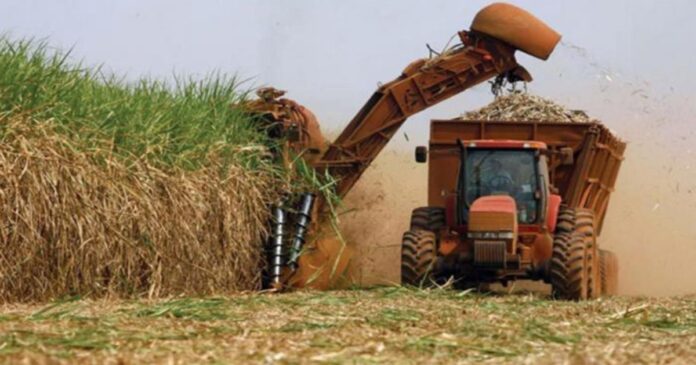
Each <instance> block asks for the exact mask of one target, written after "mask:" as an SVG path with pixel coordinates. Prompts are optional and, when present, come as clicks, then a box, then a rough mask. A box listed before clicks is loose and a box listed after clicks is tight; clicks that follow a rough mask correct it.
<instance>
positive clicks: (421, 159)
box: [416, 146, 428, 163]
mask: <svg viewBox="0 0 696 365" xmlns="http://www.w3.org/2000/svg"><path fill="white" fill-rule="evenodd" d="M426 161H428V147H425V146H418V147H416V162H418V163H425V162H426Z"/></svg>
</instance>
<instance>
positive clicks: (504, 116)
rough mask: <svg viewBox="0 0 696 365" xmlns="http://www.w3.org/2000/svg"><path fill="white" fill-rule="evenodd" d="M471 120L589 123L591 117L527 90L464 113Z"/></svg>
mask: <svg viewBox="0 0 696 365" xmlns="http://www.w3.org/2000/svg"><path fill="white" fill-rule="evenodd" d="M462 118H463V119H469V120H492V121H518V120H520V121H531V120H537V121H554V122H567V123H588V122H593V121H595V120H593V119H591V118H590V117H589V116H588V115H587V114H586V113H585V112H584V111H582V110H570V109H568V108H566V107H564V106H562V105H559V104H557V103H555V102H553V101H552V100H549V99H545V98H542V97H540V96H536V95H531V94H527V93H525V92H519V91H515V92H511V93H509V94H505V95H501V96H498V97H496V98H495V100H493V102H491V103H490V104H488V105H486V106H484V107H483V108H481V109H479V110H475V111H471V112H468V113H464V114H463V115H462Z"/></svg>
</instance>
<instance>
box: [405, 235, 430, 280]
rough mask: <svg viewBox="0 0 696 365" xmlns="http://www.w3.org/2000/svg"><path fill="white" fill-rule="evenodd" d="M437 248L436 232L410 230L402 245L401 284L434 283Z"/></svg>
mask: <svg viewBox="0 0 696 365" xmlns="http://www.w3.org/2000/svg"><path fill="white" fill-rule="evenodd" d="M436 261H437V249H436V247H435V234H434V233H433V232H430V231H423V230H409V231H406V232H405V233H404V237H403V242H402V245H401V284H402V285H414V286H429V285H430V284H432V283H433V280H434V274H433V271H434V269H435V262H436Z"/></svg>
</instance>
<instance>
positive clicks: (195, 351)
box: [0, 287, 696, 364]
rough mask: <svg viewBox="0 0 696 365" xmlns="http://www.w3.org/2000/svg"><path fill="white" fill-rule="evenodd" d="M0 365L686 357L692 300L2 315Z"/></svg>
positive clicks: (102, 304) (447, 294)
mask: <svg viewBox="0 0 696 365" xmlns="http://www.w3.org/2000/svg"><path fill="white" fill-rule="evenodd" d="M0 333H2V335H0V360H1V361H3V362H5V363H16V362H21V361H24V362H27V363H49V362H53V363H70V364H74V363H171V364H176V363H179V364H188V363H281V364H292V363H310V362H312V363H411V364H422V363H432V364H439V363H461V364H478V363H528V364H564V363H565V364H591V363H600V364H626V363H638V364H667V363H670V364H680V363H693V362H694V361H696V297H682V298H662V299H649V298H613V299H601V300H594V301H587V302H560V301H553V300H549V299H548V298H546V297H543V296H540V295H535V294H524V293H522V294H511V295H494V294H487V295H483V294H473V293H468V292H459V291H450V290H442V289H438V290H429V291H424V290H416V289H405V288H399V287H395V288H381V289H373V290H368V291H357V290H356V291H338V292H298V293H291V294H286V295H264V294H242V295H236V296H232V297H216V298H198V299H193V298H181V299H171V300H159V301H66V302H57V303H53V304H50V305H43V306H26V305H22V306H18V305H6V306H4V307H0Z"/></svg>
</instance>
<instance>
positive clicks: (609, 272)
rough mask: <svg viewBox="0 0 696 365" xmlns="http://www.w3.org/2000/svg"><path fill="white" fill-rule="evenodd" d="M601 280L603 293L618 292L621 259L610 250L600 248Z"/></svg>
mask: <svg viewBox="0 0 696 365" xmlns="http://www.w3.org/2000/svg"><path fill="white" fill-rule="evenodd" d="M599 281H600V283H601V290H602V295H606V296H611V295H616V294H618V288H619V259H618V258H617V257H616V254H615V253H613V252H611V251H609V250H599Z"/></svg>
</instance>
